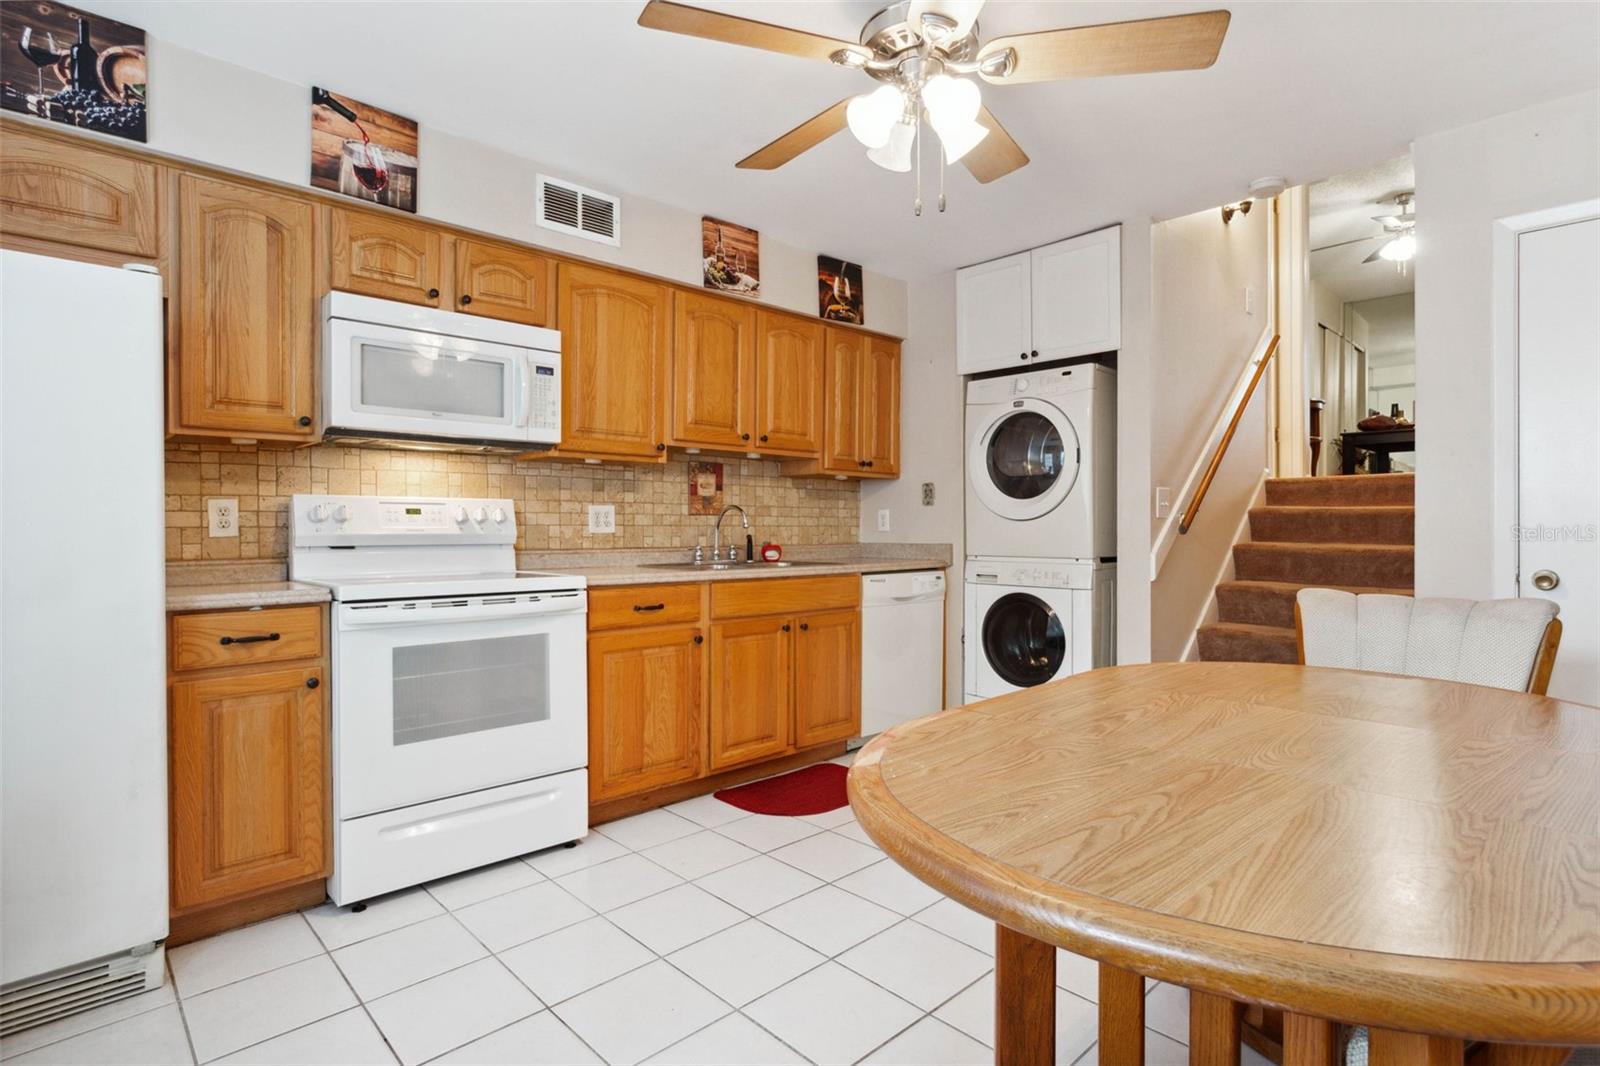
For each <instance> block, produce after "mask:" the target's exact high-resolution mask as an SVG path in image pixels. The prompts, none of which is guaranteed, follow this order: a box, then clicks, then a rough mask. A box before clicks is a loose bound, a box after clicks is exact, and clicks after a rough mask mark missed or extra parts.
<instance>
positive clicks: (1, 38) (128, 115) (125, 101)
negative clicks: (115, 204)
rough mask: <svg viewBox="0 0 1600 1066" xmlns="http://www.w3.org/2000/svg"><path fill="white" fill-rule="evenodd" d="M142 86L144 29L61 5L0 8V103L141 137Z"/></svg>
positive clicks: (145, 85)
mask: <svg viewBox="0 0 1600 1066" xmlns="http://www.w3.org/2000/svg"><path fill="white" fill-rule="evenodd" d="M19 57H20V58H19ZM24 61H26V66H23V63H24ZM148 83H149V61H148V59H147V57H146V54H145V39H144V31H143V30H141V29H138V28H137V27H134V26H129V25H127V24H126V23H122V22H118V21H116V20H115V19H108V18H104V17H102V16H100V15H93V14H90V13H88V12H85V11H80V10H78V9H77V8H73V7H66V6H65V5H61V4H52V3H29V4H3V5H0V107H4V108H5V109H6V110H8V111H21V112H25V113H26V114H30V115H35V116H37V117H39V118H43V119H48V120H49V121H51V122H60V123H64V124H66V125H70V126H79V127H82V128H83V129H90V130H95V131H97V132H99V133H112V134H116V135H117V136H119V137H127V138H129V139H130V140H135V141H142V140H144V139H145V98H146V95H147V91H148V87H149V86H148Z"/></svg>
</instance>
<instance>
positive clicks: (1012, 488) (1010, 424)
mask: <svg viewBox="0 0 1600 1066" xmlns="http://www.w3.org/2000/svg"><path fill="white" fill-rule="evenodd" d="M1079 455H1080V451H1079V447H1078V433H1077V430H1076V429H1074V428H1073V425H1072V422H1071V420H1070V419H1068V418H1067V416H1066V414H1065V413H1064V412H1062V410H1061V409H1060V408H1059V407H1056V406H1055V405H1054V404H1051V403H1047V402H1045V401H1043V400H1035V399H1020V400H1012V401H1011V402H1010V403H1009V404H1007V405H1006V406H1004V407H1002V408H1000V409H999V410H998V411H997V412H996V413H995V414H993V415H992V416H991V417H989V418H987V419H985V420H984V421H983V422H981V423H980V424H979V425H978V427H977V431H976V432H975V433H974V434H973V436H972V440H971V441H970V442H969V444H968V448H967V477H968V478H969V479H970V481H971V483H972V488H973V491H974V493H975V494H976V495H977V497H978V499H979V500H981V501H982V502H983V505H984V506H985V507H987V508H989V510H991V511H993V512H994V513H995V514H997V515H999V516H1000V517H1001V518H1009V519H1011V520H1013V521H1018V522H1026V521H1029V520H1031V519H1035V518H1039V517H1042V516H1044V515H1047V514H1049V513H1050V512H1051V511H1053V510H1055V509H1056V508H1057V507H1059V506H1060V505H1061V501H1062V500H1065V499H1066V498H1067V495H1068V494H1069V493H1071V492H1072V486H1073V485H1075V484H1076V483H1077V480H1078V459H1079Z"/></svg>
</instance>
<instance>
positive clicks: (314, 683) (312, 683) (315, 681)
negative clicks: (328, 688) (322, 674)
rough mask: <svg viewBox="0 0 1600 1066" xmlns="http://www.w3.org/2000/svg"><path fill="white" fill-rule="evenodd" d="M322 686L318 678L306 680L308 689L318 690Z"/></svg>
mask: <svg viewBox="0 0 1600 1066" xmlns="http://www.w3.org/2000/svg"><path fill="white" fill-rule="evenodd" d="M320 684H322V682H321V680H319V679H318V678H315V677H308V678H306V688H316V687H317V686H318V685H320Z"/></svg>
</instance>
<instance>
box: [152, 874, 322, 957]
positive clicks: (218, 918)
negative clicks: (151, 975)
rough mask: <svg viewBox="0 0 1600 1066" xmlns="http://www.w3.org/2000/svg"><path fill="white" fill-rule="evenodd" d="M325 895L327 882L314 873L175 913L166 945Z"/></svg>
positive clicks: (311, 904) (283, 911)
mask: <svg viewBox="0 0 1600 1066" xmlns="http://www.w3.org/2000/svg"><path fill="white" fill-rule="evenodd" d="M327 898H328V883H327V881H325V880H324V879H322V878H321V877H317V878H315V879H313V880H310V881H302V882H301V883H299V884H296V885H290V886H288V887H287V888H275V889H273V890H272V891H271V892H263V893H262V894H261V895H259V896H251V897H249V898H248V899H240V900H234V901H233V902H231V903H223V904H219V905H218V906H215V907H207V908H205V909H204V910H194V911H188V912H186V913H184V914H175V915H173V916H172V917H171V919H170V920H169V931H168V933H167V947H169V948H175V947H177V946H178V945H179V944H187V943H189V942H190V941H192V940H201V939H204V938H205V937H208V936H215V935H216V934H218V933H221V932H225V931H226V930H229V929H236V928H238V927H239V926H241V925H250V924H251V923H253V922H259V921H264V920H265V919H267V918H276V917H277V916H278V915H280V914H288V913H289V912H290V911H299V910H304V909H305V908H307V907H315V906H316V905H317V904H319V903H321V902H322V901H323V900H325V899H327Z"/></svg>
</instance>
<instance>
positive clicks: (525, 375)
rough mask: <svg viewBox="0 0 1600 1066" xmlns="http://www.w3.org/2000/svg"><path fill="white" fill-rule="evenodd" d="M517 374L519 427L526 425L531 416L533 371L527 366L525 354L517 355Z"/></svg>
mask: <svg viewBox="0 0 1600 1066" xmlns="http://www.w3.org/2000/svg"><path fill="white" fill-rule="evenodd" d="M517 376H518V377H519V378H521V379H522V380H521V382H520V383H519V384H518V387H517V397H518V403H519V404H520V405H521V410H520V411H519V412H518V414H517V425H518V426H519V427H521V426H526V425H527V424H528V420H529V419H530V418H532V417H533V371H532V368H531V367H529V366H528V357H527V356H525V355H519V356H517Z"/></svg>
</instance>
